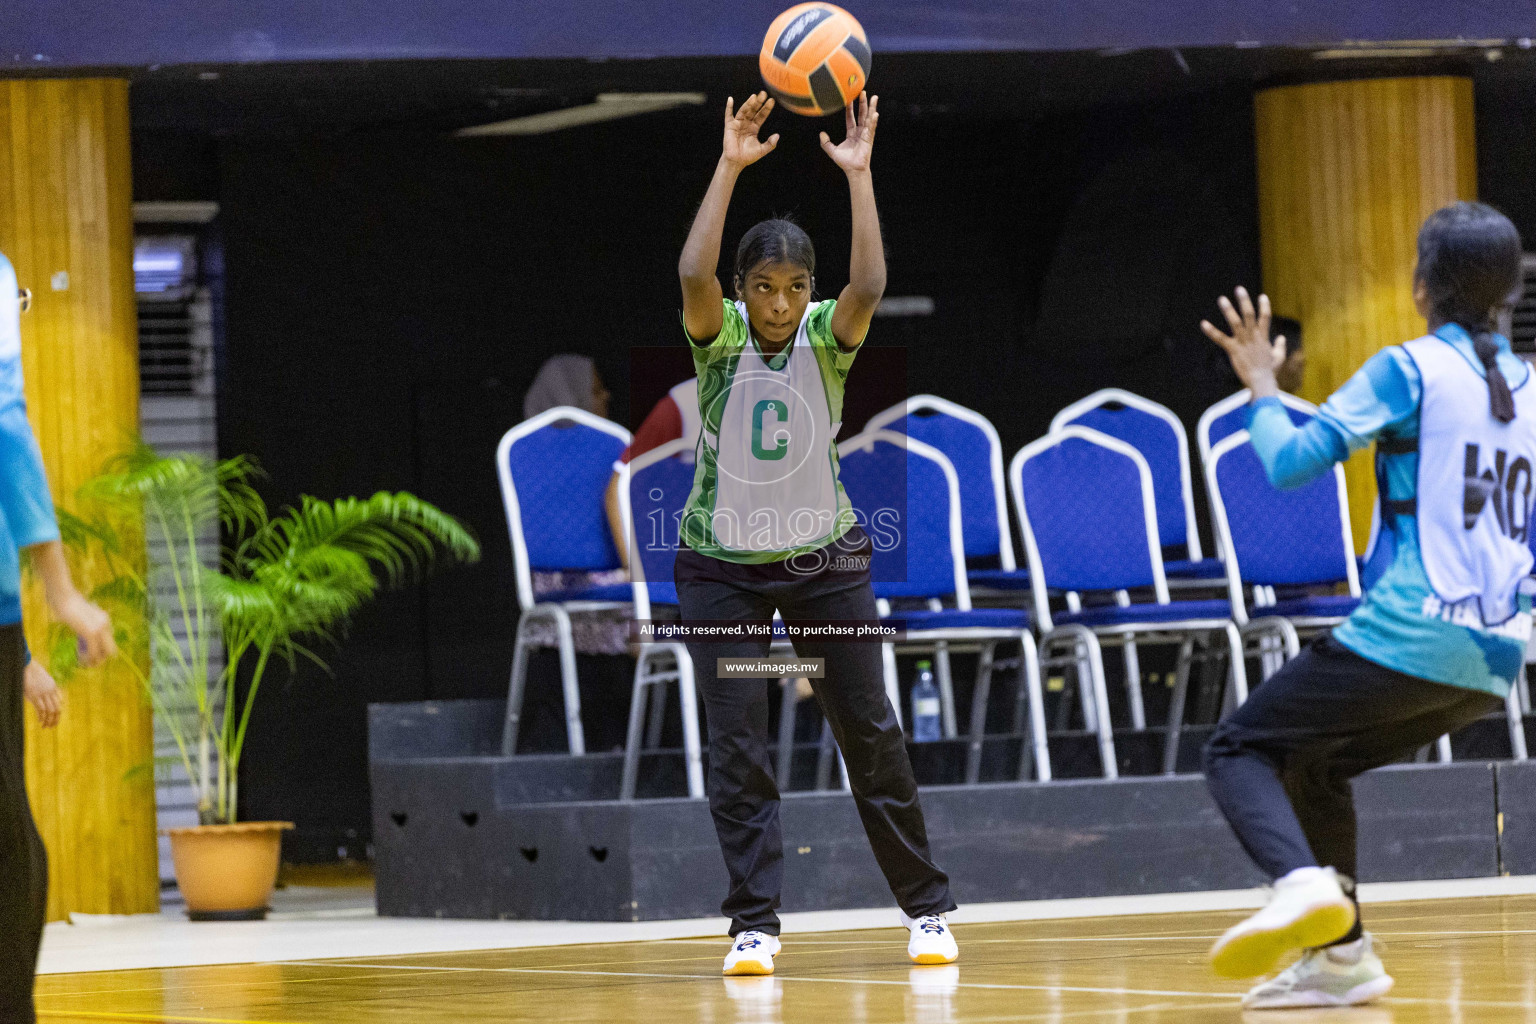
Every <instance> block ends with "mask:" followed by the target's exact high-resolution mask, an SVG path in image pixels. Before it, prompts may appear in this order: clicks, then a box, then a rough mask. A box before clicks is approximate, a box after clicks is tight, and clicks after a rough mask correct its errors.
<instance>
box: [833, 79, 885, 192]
mask: <svg viewBox="0 0 1536 1024" xmlns="http://www.w3.org/2000/svg"><path fill="white" fill-rule="evenodd" d="M879 105H880V97H879V96H874V97H871V96H870V95H869V93H867V92H861V93H859V111H858V115H857V116H855V115H854V111H853V104H851V103H850V104H849V105H848V106H846V107H844V108H843V119H844V123H845V125H846V127H847V136H846V137H845V138H844V139H843V141H842V142H840V143H838V144H837V145H836V146H834V145H832V138H831V136H829V135H828V134H827V133H826V132H822V133H821V148H822V149H823V150H825V151H826V154H827V156H829V157H831V158H832V162H833V163H835V164H837V166H839V167H841V168H842V169H843V172H844V173H845V174H853V173H856V172H858V171H867V170H869V158H870V155H871V153H872V151H873V150H874V148H875V125H876V124H878V123H879V122H880V112H879V109H878V108H879Z"/></svg>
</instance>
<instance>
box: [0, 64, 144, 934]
mask: <svg viewBox="0 0 1536 1024" xmlns="http://www.w3.org/2000/svg"><path fill="white" fill-rule="evenodd" d="M131 192H132V175H131V167H130V164H129V150H128V83H127V82H126V81H122V80H119V79H62V80H45V79H29V80H24V81H0V252H4V253H5V254H6V255H7V256H8V257H10V260H11V262H12V263H13V264H14V265H15V267H16V276H17V278H18V281H19V283H20V285H21V286H22V287H23V288H30V289H31V290H32V294H33V305H32V311H31V312H29V313H25V314H23V316H22V321H21V339H22V366H23V373H24V375H25V377H26V388H27V406H28V412H29V413H30V416H31V420H32V425H33V429H34V430H35V431H36V433H37V437H38V441H39V443H40V444H41V446H42V451H43V461H44V463H45V464H46V465H47V469H48V476H49V482H50V484H51V486H52V489H53V495H54V500H55V502H56V503H58V504H60V505H64V506H69V505H70V504H71V502H72V498H73V495H74V492H75V490H76V489H77V488H78V487H79V486H80V484H81V483H83V482H84V481H85V480H86V479H88V478H89V477H91V476H93V475H94V474H95V473H96V472H98V471H99V470H100V468H101V466H102V464H103V463H104V461H105V460H106V459H107V457H108V456H109V455H111V454H112V453H114V452H116V451H120V450H122V448H123V447H124V445H125V442H126V441H127V440H128V439H129V438H130V437H131V436H132V435H133V434H134V433H135V432H136V431H137V429H138V422H139V414H138V409H139V372H138V333H137V332H138V327H137V319H136V312H135V306H134V295H133V206H132V195H131ZM137 546H138V548H139V549H140V552H141V557H142V542H141V541H140V542H139V543H138V544H137ZM73 568H74V572H75V576H76V582H77V583H78V584H79V585H80V587H81V589H82V590H88V589H89V588H90V587H91V586H92V584H93V583H96V582H99V581H100V579H101V575H100V573H99V567H97V566H93V565H90V564H79V563H75V564H74V566H73ZM23 613H24V615H25V619H26V632H27V639H28V642H29V643H30V644H31V645H32V646H33V648H34V650H38V651H43V650H46V649H47V645H46V638H47V634H48V622H49V620H48V614H47V609H46V607H45V606H44V604H43V601H42V595H41V593H40V588H39V587H38V586H37V585H36V582H35V581H33V582H32V583H31V585H29V587H28V588H27V590H26V593H25V595H24V600H23ZM126 625H129V626H130V628H139V629H142V628H143V625H142V623H138V624H133V623H129V624H126ZM65 699H66V702H67V703H66V707H65V714H64V719H63V722H62V724H61V725H60V726H59V727H58V728H57V729H55V730H51V731H46V732H45V731H43V730H40V729H37V728H35V727H34V726H35V718H34V717H33V716H32V715H31V713H30V712H29V713H28V716H27V722H28V726H29V730H28V733H27V784H28V792H29V793H30V795H31V799H32V808H33V812H34V814H35V815H36V817H37V820H38V826H39V829H40V830H41V832H42V834H43V840H44V842H45V843H46V844H47V847H48V856H49V861H50V869H51V870H50V884H49V893H48V897H49V899H48V909H49V917H50V919H55V920H56V919H59V918H63V917H66V916H67V915H68V914H69V913H70V912H71V911H80V912H84V913H95V914H108V913H110V914H125V913H143V912H151V911H154V910H156V909H157V908H158V906H159V881H158V870H157V867H156V860H157V855H156V843H155V797H154V779H153V773H152V767H153V752H154V741H153V732H152V729H151V721H150V710H149V705H148V702H147V701H146V699H145V698H144V696H143V694H142V691H141V690H140V688H139V686H138V684H137V683H136V682H135V680H134V677H133V675H132V674H131V673H130V672H129V671H128V670H127V669H126V668H125V667H124V666H123V665H122V664H117V665H108V666H106V667H104V668H100V669H96V670H92V671H85V672H81V673H80V674H78V675H77V676H75V677H74V679H73V680H72V681H71V682H70V684H69V685H68V686H67V687H66V688H65Z"/></svg>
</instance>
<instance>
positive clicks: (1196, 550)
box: [1051, 388, 1222, 580]
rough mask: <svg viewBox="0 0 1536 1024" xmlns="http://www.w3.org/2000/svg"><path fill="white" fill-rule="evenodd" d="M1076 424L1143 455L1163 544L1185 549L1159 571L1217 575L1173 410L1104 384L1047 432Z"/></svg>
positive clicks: (1176, 575)
mask: <svg viewBox="0 0 1536 1024" xmlns="http://www.w3.org/2000/svg"><path fill="white" fill-rule="evenodd" d="M1074 424H1075V425H1077V426H1082V427H1088V428H1089V429H1090V430H1097V431H1098V432H1099V433H1101V434H1108V435H1109V436H1110V437H1114V438H1118V439H1119V440H1121V441H1124V442H1125V443H1126V444H1128V445H1130V446H1131V447H1132V448H1135V449H1136V450H1137V451H1138V452H1140V453H1141V455H1142V457H1143V458H1145V459H1146V460H1147V465H1148V466H1149V467H1150V468H1151V470H1152V488H1153V492H1154V495H1155V497H1156V499H1157V529H1158V535H1159V537H1161V539H1162V542H1163V544H1164V545H1166V546H1168V547H1173V548H1183V549H1184V556H1185V557H1184V558H1181V559H1173V560H1166V561H1164V563H1163V571H1164V572H1165V573H1166V574H1167V575H1168V577H1169V578H1170V579H1179V580H1219V579H1221V578H1222V567H1221V563H1220V562H1219V561H1217V560H1216V559H1214V558H1205V557H1204V555H1203V553H1202V552H1201V550H1200V533H1199V531H1198V530H1196V528H1195V497H1194V489H1193V486H1192V485H1191V482H1190V469H1189V437H1188V435H1186V434H1185V432H1184V424H1183V423H1181V422H1180V421H1179V418H1178V417H1177V416H1175V415H1174V413H1173V410H1172V409H1169V408H1168V407H1167V406H1163V405H1159V404H1158V403H1156V402H1153V401H1151V400H1149V399H1146V398H1142V397H1141V396H1140V395H1136V394H1132V393H1131V392H1129V391H1123V390H1121V389H1120V388H1104V389H1103V390H1101V391H1095V392H1094V393H1093V394H1091V395H1089V396H1088V397H1087V398H1084V399H1080V400H1079V401H1076V402H1073V403H1072V404H1071V405H1069V406H1067V407H1066V408H1065V409H1063V410H1061V411H1060V412H1058V413H1057V414H1056V415H1055V416H1054V417H1053V418H1052V419H1051V431H1052V432H1053V433H1054V432H1055V431H1058V430H1061V429H1062V428H1063V427H1068V426H1072V425H1074Z"/></svg>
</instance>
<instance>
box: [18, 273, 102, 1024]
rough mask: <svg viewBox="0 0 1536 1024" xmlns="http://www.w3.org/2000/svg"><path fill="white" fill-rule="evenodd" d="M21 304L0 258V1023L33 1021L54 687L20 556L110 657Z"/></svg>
mask: <svg viewBox="0 0 1536 1024" xmlns="http://www.w3.org/2000/svg"><path fill="white" fill-rule="evenodd" d="M20 313H21V305H20V301H19V293H18V289H17V286H16V272H15V270H13V269H12V267H11V264H10V261H9V260H7V259H6V258H5V257H4V256H0V871H3V877H0V1020H3V1021H17V1022H22V1024H29V1022H31V1021H34V1020H36V1016H35V1014H34V1011H33V1006H32V981H33V975H34V973H35V971H36V967H37V951H38V947H39V944H40V943H41V941H42V935H43V917H44V911H45V909H46V907H47V893H48V858H47V853H46V851H45V850H44V849H43V841H42V839H41V837H39V836H38V833H37V825H36V823H35V822H34V821H33V819H32V809H31V807H30V805H29V804H28V803H27V790H26V772H25V762H24V758H23V748H22V743H23V739H22V737H23V731H22V701H23V699H24V698H25V699H29V700H31V701H32V702H33V704H34V705H35V706H36V707H37V709H38V714H39V716H40V720H41V722H42V723H43V724H44V725H52V724H54V723H56V722H57V721H58V716H59V711H60V707H61V704H60V697H59V693H58V688H57V687H56V686H54V685H52V680H51V679H49V678H48V676H47V673H46V672H44V671H43V669H42V666H40V665H32V664H30V659H29V657H28V655H27V653H26V644H25V642H24V641H23V639H22V635H21V598H20V592H21V559H20V551H21V550H22V549H25V550H26V551H27V553H28V556H29V558H30V560H31V563H32V566H33V568H34V569H36V571H37V574H38V576H39V577H40V578H41V579H42V582H43V592H44V594H45V595H46V596H47V599H48V607H49V610H50V611H52V612H53V614H54V616H55V617H57V618H58V619H59V620H60V621H61V622H63V623H64V624H65V625H67V626H69V627H70V628H71V629H73V630H74V631H75V633H76V635H77V636H79V637H80V641H81V644H82V647H83V653H82V657H81V660H82V662H84V663H85V664H86V665H94V664H96V663H97V662H100V661H102V660H104V659H106V658H110V657H112V656H113V655H115V654H116V653H117V647H116V645H115V644H114V643H113V641H112V622H111V620H110V619H109V618H108V617H107V613H106V612H104V611H102V610H101V609H100V608H98V607H96V605H94V604H92V603H91V602H90V601H88V600H86V598H85V597H84V596H83V595H81V593H80V591H79V590H77V589H76V588H75V584H74V581H73V580H71V579H70V575H69V567H68V565H67V564H66V563H65V561H64V547H63V545H62V544H60V543H59V527H58V523H57V521H56V519H55V516H54V513H53V499H52V498H51V497H50V495H49V493H48V479H47V477H46V475H45V474H44V473H43V461H42V454H41V452H40V451H39V450H38V446H37V439H36V438H35V437H34V436H33V435H32V427H31V425H30V424H29V423H28V422H27V407H26V399H25V396H24V394H23V391H22V379H21V320H20Z"/></svg>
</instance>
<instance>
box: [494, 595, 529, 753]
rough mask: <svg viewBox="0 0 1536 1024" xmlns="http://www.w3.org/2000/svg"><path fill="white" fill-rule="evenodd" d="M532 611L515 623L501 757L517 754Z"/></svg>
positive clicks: (502, 731)
mask: <svg viewBox="0 0 1536 1024" xmlns="http://www.w3.org/2000/svg"><path fill="white" fill-rule="evenodd" d="M532 616H533V611H532V610H529V611H526V612H524V613H523V615H522V618H520V619H519V620H518V623H517V639H516V640H515V641H514V642H513V648H512V678H511V679H509V680H508V681H507V710H506V719H505V721H504V722H503V724H502V727H501V756H502V757H511V756H512V755H514V754H516V753H517V731H518V727H519V726H520V725H521V724H522V718H523V690H524V688H525V687H526V686H527V683H528V640H527V636H526V631H527V629H528V622H529V619H530V618H531V617H532Z"/></svg>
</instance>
